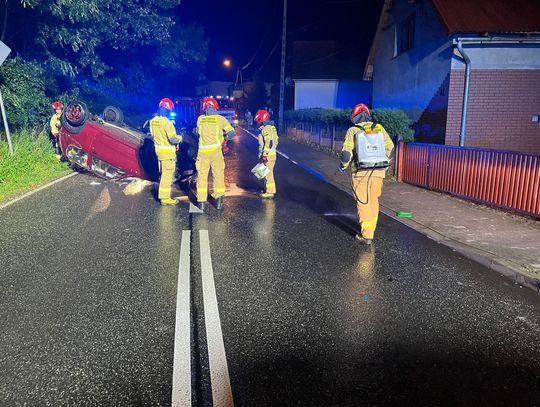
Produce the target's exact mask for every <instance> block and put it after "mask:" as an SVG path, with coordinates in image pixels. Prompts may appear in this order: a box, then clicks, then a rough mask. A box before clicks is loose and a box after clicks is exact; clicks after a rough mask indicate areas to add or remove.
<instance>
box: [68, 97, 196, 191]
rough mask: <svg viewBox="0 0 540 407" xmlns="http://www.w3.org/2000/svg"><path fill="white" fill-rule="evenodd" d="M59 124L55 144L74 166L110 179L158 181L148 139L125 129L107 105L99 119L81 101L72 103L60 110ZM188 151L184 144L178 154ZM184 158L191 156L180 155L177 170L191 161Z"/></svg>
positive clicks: (117, 113) (111, 108)
mask: <svg viewBox="0 0 540 407" xmlns="http://www.w3.org/2000/svg"><path fill="white" fill-rule="evenodd" d="M61 122H62V127H61V128H60V134H59V136H58V141H59V145H60V148H61V150H62V153H63V155H64V156H65V157H66V158H67V160H69V161H70V162H71V163H72V164H73V165H75V166H76V167H80V168H82V169H85V170H87V171H90V172H92V173H94V174H95V175H97V176H99V177H103V178H108V179H112V180H122V179H125V178H131V177H136V178H141V179H144V180H148V181H157V180H158V179H159V168H158V160H157V156H156V154H155V151H154V143H153V141H152V138H151V137H150V136H148V135H147V134H144V133H142V132H141V131H138V130H135V129H133V128H131V127H128V126H126V125H125V124H124V123H123V115H122V112H121V111H120V109H117V108H114V107H111V106H109V107H107V108H105V110H104V112H103V118H100V117H98V116H95V115H92V114H90V112H89V111H88V108H87V106H86V105H85V104H84V103H83V102H72V103H69V104H68V105H67V107H66V109H65V110H64V114H63V115H62V117H61ZM191 150H192V148H191V145H190V144H188V143H185V145H184V146H182V147H181V149H180V152H181V153H182V152H184V153H185V152H186V151H191ZM188 155H191V154H184V157H183V158H181V159H180V160H179V161H180V162H179V166H180V167H182V166H183V167H185V166H186V161H187V162H191V161H193V159H192V158H191V157H189V156H188ZM182 164H184V165H182ZM187 166H189V164H187ZM179 169H180V168H179Z"/></svg>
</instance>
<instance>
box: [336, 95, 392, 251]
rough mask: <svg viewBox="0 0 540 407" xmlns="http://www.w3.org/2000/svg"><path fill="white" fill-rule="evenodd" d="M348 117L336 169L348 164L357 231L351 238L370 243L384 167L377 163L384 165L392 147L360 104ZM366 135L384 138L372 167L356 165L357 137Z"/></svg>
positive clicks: (374, 149) (377, 216) (358, 140)
mask: <svg viewBox="0 0 540 407" xmlns="http://www.w3.org/2000/svg"><path fill="white" fill-rule="evenodd" d="M351 119H352V122H353V123H354V126H352V127H350V128H349V130H347V134H346V135H345V141H344V143H343V150H342V152H341V165H340V171H342V172H343V171H345V169H346V168H347V167H348V166H349V164H351V167H352V187H353V192H354V196H355V198H356V207H357V211H358V217H359V219H360V230H361V231H360V233H359V234H357V235H356V236H355V238H356V239H357V240H359V241H361V242H362V243H365V244H371V242H372V240H373V237H374V234H375V229H376V227H377V220H378V218H379V197H380V196H381V192H382V186H383V180H384V177H385V169H384V167H382V168H380V167H379V165H387V162H388V157H390V156H391V154H392V150H393V149H394V143H393V142H392V139H391V138H390V136H389V135H388V133H387V132H386V130H385V129H384V127H382V126H381V125H380V124H376V123H374V122H373V120H372V119H371V113H370V111H369V109H368V108H367V107H366V105H364V104H363V103H361V104H358V105H356V106H355V107H354V108H353V110H352V114H351ZM366 135H373V136H375V137H377V136H379V137H383V139H384V141H382V140H381V141H380V143H381V144H382V145H383V146H384V147H381V149H382V148H384V151H380V152H378V153H376V154H379V157H380V159H374V161H373V167H372V168H367V167H369V166H370V165H369V163H368V164H366V163H365V162H362V165H360V161H359V157H358V154H359V149H358V144H359V142H362V141H363V140H362V139H361V138H360V137H367V136H366ZM377 149H378V147H377V145H376V144H373V145H370V147H369V148H368V151H376V150H377ZM360 151H361V150H360ZM368 160H369V158H368ZM383 163H384V164H383ZM360 167H362V168H360ZM364 168H367V169H364Z"/></svg>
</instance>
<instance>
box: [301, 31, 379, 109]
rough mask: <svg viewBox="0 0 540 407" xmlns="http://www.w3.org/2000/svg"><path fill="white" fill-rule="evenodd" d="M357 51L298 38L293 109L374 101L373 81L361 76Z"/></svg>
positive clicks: (334, 43)
mask: <svg viewBox="0 0 540 407" xmlns="http://www.w3.org/2000/svg"><path fill="white" fill-rule="evenodd" d="M360 66H361V62H359V61H358V60H357V59H356V54H355V53H352V52H350V50H349V49H347V47H346V46H345V47H344V46H340V45H339V44H338V43H337V42H335V41H295V42H294V44H293V64H292V82H294V109H306V108H314V107H323V108H333V109H345V108H352V107H353V106H354V105H355V104H357V103H360V102H364V103H366V104H370V103H371V85H372V84H371V82H370V81H364V80H362V79H361V78H360V77H359V75H358V68H359V67H360Z"/></svg>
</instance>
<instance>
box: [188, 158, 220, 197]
mask: <svg viewBox="0 0 540 407" xmlns="http://www.w3.org/2000/svg"><path fill="white" fill-rule="evenodd" d="M195 168H197V201H198V202H206V199H207V197H208V172H209V171H210V170H212V178H213V180H214V194H213V196H214V198H216V199H217V198H219V197H220V196H223V195H225V160H224V159H223V152H222V151H221V148H218V149H216V150H212V151H199V155H198V156H197V161H196V163H195Z"/></svg>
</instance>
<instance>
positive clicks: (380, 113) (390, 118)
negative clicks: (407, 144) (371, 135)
mask: <svg viewBox="0 0 540 407" xmlns="http://www.w3.org/2000/svg"><path fill="white" fill-rule="evenodd" d="M373 118H374V119H375V120H376V121H377V122H379V123H381V124H382V125H383V127H384V128H385V129H386V131H387V132H388V134H390V136H391V137H392V138H394V139H398V138H399V139H400V140H403V141H414V130H413V129H411V128H410V127H409V126H410V125H411V124H412V121H411V119H409V117H408V116H407V115H406V114H405V112H404V111H403V110H400V109H375V110H374V111H373Z"/></svg>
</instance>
